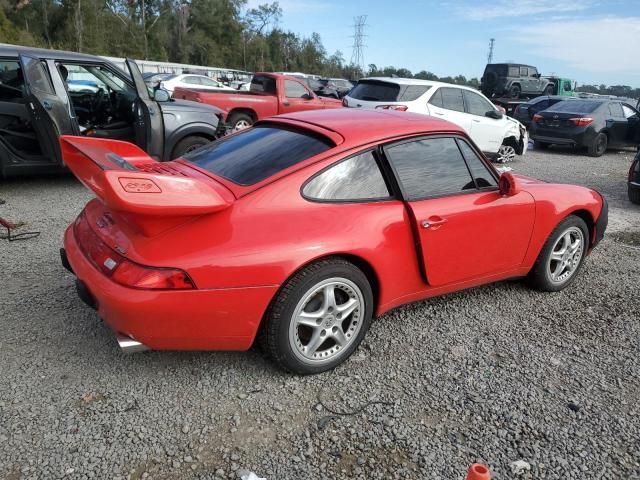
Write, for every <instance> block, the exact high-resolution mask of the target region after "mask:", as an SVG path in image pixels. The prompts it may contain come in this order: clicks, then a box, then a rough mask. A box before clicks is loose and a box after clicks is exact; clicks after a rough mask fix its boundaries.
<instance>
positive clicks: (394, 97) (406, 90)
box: [349, 80, 431, 102]
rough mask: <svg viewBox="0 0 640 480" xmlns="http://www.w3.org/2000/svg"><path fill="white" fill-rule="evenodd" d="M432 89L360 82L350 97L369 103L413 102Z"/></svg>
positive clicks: (375, 81) (371, 81) (372, 81)
mask: <svg viewBox="0 0 640 480" xmlns="http://www.w3.org/2000/svg"><path fill="white" fill-rule="evenodd" d="M430 88H431V85H398V84H397V83H391V82H384V81H381V80H360V81H359V82H358V84H357V85H356V86H355V87H353V90H351V92H350V93H349V96H350V97H351V98H355V99H356V100H364V101H369V102H411V101H413V100H417V99H418V98H420V96H422V95H423V94H424V93H425V92H426V91H427V90H429V89H430Z"/></svg>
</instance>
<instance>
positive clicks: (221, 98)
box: [173, 73, 342, 120]
mask: <svg viewBox="0 0 640 480" xmlns="http://www.w3.org/2000/svg"><path fill="white" fill-rule="evenodd" d="M255 75H256V76H258V75H259V76H264V77H270V78H273V79H274V80H275V81H276V93H275V94H271V93H260V92H246V93H245V92H238V93H234V92H228V93H227V92H212V91H207V90H197V89H191V88H184V87H177V88H176V89H175V90H174V92H173V96H174V98H181V99H184V100H191V101H194V102H200V103H206V104H208V105H214V106H216V107H218V108H220V109H221V110H223V111H224V112H225V113H224V117H225V119H227V118H229V116H230V115H232V114H233V113H234V112H238V111H242V112H245V113H249V114H250V115H251V116H252V117H253V118H254V120H262V119H264V118H268V117H273V116H274V115H280V114H287V113H295V112H303V111H306V110H323V109H326V108H342V102H341V101H340V100H336V99H333V98H322V97H318V96H317V95H316V94H315V93H313V92H312V91H311V90H309V88H308V87H307V86H306V85H305V84H304V83H302V82H301V81H299V80H298V79H297V78H295V77H290V76H287V75H280V74H277V73H256V74H255ZM285 80H290V81H292V82H296V83H298V84H300V85H301V86H302V87H303V88H304V89H305V90H306V91H307V93H308V94H309V96H310V98H309V99H303V98H287V97H286V96H285V94H284V91H285V89H284V82H285Z"/></svg>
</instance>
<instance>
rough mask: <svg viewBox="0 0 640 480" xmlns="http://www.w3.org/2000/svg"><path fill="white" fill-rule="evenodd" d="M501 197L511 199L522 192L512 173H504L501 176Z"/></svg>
mask: <svg viewBox="0 0 640 480" xmlns="http://www.w3.org/2000/svg"><path fill="white" fill-rule="evenodd" d="M499 187H500V195H503V196H505V197H511V196H512V195H515V194H516V193H518V192H519V191H520V189H519V188H518V182H517V180H516V177H514V176H513V174H512V173H511V172H503V173H502V175H500V182H499Z"/></svg>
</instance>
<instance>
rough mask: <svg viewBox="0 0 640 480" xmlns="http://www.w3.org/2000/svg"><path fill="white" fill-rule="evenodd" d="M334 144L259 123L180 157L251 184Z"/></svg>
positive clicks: (310, 135)
mask: <svg viewBox="0 0 640 480" xmlns="http://www.w3.org/2000/svg"><path fill="white" fill-rule="evenodd" d="M333 146H334V145H333V143H331V142H330V141H329V140H328V139H327V138H325V137H322V136H320V135H315V134H313V133H311V132H305V131H303V130H297V129H290V128H287V127H283V126H278V125H260V126H256V127H254V128H251V129H248V130H246V131H244V132H240V133H238V134H236V135H231V136H229V137H226V138H222V139H221V140H218V141H216V142H213V143H210V144H208V145H206V146H204V147H202V148H200V149H198V150H196V151H194V152H192V153H188V154H186V155H184V158H186V159H187V160H190V161H191V162H193V163H195V164H196V165H197V166H199V167H200V168H204V169H205V170H209V171H210V172H211V173H214V174H216V175H219V176H221V177H223V178H226V179H227V180H230V181H232V182H233V183H237V184H238V185H253V184H254V183H258V182H260V181H262V180H264V179H265V178H269V177H270V176H272V175H275V174H276V173H278V172H280V171H282V170H284V169H286V168H289V167H290V166H292V165H295V164H296V163H299V162H301V161H303V160H306V159H307V158H311V157H313V156H314V155H318V154H319V153H322V152H325V151H327V150H329V149H330V148H332V147H333Z"/></svg>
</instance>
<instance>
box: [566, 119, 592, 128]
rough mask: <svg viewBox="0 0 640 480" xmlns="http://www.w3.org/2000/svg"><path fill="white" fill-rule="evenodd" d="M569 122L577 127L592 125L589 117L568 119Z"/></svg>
mask: <svg viewBox="0 0 640 480" xmlns="http://www.w3.org/2000/svg"><path fill="white" fill-rule="evenodd" d="M569 121H570V122H572V123H573V124H574V125H576V126H578V127H586V126H587V125H591V124H592V123H593V118H591V117H579V118H570V119H569Z"/></svg>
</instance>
